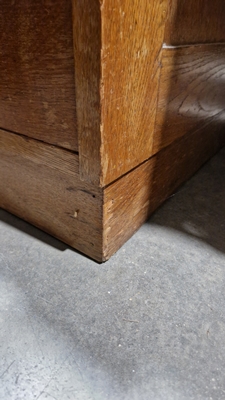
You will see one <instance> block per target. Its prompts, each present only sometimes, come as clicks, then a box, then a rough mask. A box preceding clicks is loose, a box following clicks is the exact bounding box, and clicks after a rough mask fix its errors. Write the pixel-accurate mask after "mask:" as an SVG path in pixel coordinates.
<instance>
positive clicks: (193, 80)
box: [153, 45, 225, 154]
mask: <svg viewBox="0 0 225 400" xmlns="http://www.w3.org/2000/svg"><path fill="white" fill-rule="evenodd" d="M224 91H225V45H202V46H190V47H182V48H173V49H164V50H163V54H162V70H161V77H160V86H159V101H158V107H157V116H156V125H155V132H154V144H153V153H154V154H155V153H157V152H158V151H159V150H160V149H161V148H163V147H165V146H168V145H169V144H170V143H172V142H173V141H174V140H176V139H177V138H179V137H181V136H183V135H185V134H190V133H191V132H193V131H195V130H197V129H199V128H201V127H203V126H204V125H208V124H209V123H210V121H211V120H212V119H214V118H215V116H217V115H220V118H221V120H223V121H225V98H224Z"/></svg>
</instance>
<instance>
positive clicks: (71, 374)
mask: <svg viewBox="0 0 225 400" xmlns="http://www.w3.org/2000/svg"><path fill="white" fill-rule="evenodd" d="M0 246H1V247H0V399H1V400H19V399H21V400H33V399H39V400H44V399H48V400H52V399H55V400H56V399H57V400H67V399H72V400H97V399H98V400H103V399H104V400H107V399H110V400H114V399H115V400H128V399H129V400H145V399H146V400H152V399H153V400H159V399H160V400H191V399H193V400H198V399H199V400H200V399H201V400H203V399H204V400H206V399H209V400H210V399H213V400H217V399H225V287H224V284H225V150H222V152H220V153H219V154H217V156H216V157H214V158H213V159H212V160H210V161H209V162H208V163H207V164H206V165H205V166H204V167H203V169H201V170H200V171H199V172H198V173H197V174H196V175H195V176H194V177H193V178H192V179H191V180H190V181H189V182H187V183H186V184H185V185H184V186H182V187H181V188H180V190H179V192H178V193H177V194H176V195H174V196H173V197H171V198H170V199H169V200H168V201H167V202H166V203H165V204H164V206H163V207H161V208H160V209H159V210H158V211H157V212H156V213H155V214H154V215H153V216H152V218H151V219H150V220H149V221H148V222H147V223H146V224H145V225H144V226H143V227H142V228H141V229H140V230H139V231H138V232H137V233H136V234H135V235H134V236H133V237H132V238H131V239H130V240H129V241H128V242H127V243H126V244H125V245H124V246H123V248H122V249H120V250H119V251H118V253H117V254H116V255H114V256H113V257H112V258H111V260H110V261H108V262H107V263H105V264H102V265H99V264H96V263H95V262H93V261H91V260H89V259H88V258H86V257H85V256H83V255H81V254H78V253H76V252H75V251H73V250H72V249H70V248H68V247H67V246H66V245H64V244H62V243H61V242H59V241H57V240H55V239H54V238H52V237H50V236H48V235H47V234H45V233H43V232H41V231H40V230H38V229H36V228H34V227H32V226H30V225H29V224H27V223H25V222H23V221H21V220H19V219H17V218H16V217H14V216H12V215H10V214H8V213H6V212H5V211H1V213H0Z"/></svg>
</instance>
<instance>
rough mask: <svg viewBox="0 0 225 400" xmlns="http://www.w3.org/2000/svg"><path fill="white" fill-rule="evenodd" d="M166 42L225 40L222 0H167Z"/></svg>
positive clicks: (188, 42)
mask: <svg viewBox="0 0 225 400" xmlns="http://www.w3.org/2000/svg"><path fill="white" fill-rule="evenodd" d="M168 2H169V7H168V22H167V25H166V30H165V40H164V41H165V43H167V44H172V45H183V44H193V43H216V42H225V24H224V20H225V2H224V0H213V1H207V0H182V1H180V0H168Z"/></svg>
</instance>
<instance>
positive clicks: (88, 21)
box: [72, 0, 101, 185]
mask: <svg viewBox="0 0 225 400" xmlns="http://www.w3.org/2000/svg"><path fill="white" fill-rule="evenodd" d="M72 3H73V37H74V57H75V71H76V73H75V81H76V97H77V123H78V134H79V159H80V176H81V178H82V179H84V180H87V181H90V182H93V183H95V184H97V185H99V182H100V175H101V151H100V148H101V132H100V126H101V109H100V81H101V15H100V3H99V1H98V0H92V1H89V0H83V1H78V0H73V1H72Z"/></svg>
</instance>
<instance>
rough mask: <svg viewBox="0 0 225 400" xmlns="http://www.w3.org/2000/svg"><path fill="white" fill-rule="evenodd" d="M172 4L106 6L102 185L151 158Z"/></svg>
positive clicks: (109, 3)
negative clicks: (167, 19)
mask: <svg viewBox="0 0 225 400" xmlns="http://www.w3.org/2000/svg"><path fill="white" fill-rule="evenodd" d="M167 3H168V2H167V0H163V1H159V0H152V1H150V2H149V1H148V0H142V1H140V0H133V1H124V2H121V1H120V0H110V1H104V2H102V8H101V12H102V86H101V100H102V160H103V161H102V168H103V175H102V184H103V185H105V184H108V183H110V182H112V181H113V180H115V179H116V178H118V177H119V176H121V175H122V174H124V173H126V172H127V171H129V170H130V169H132V168H134V167H135V166H137V165H138V164H140V163H141V162H142V161H144V160H146V159H147V158H149V157H150V156H151V153H152V138H153V135H152V134H153V128H154V122H155V111H156V103H157V92H158V80H159V71H160V68H159V67H160V50H161V46H162V42H163V37H164V20H165V16H166V9H167Z"/></svg>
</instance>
